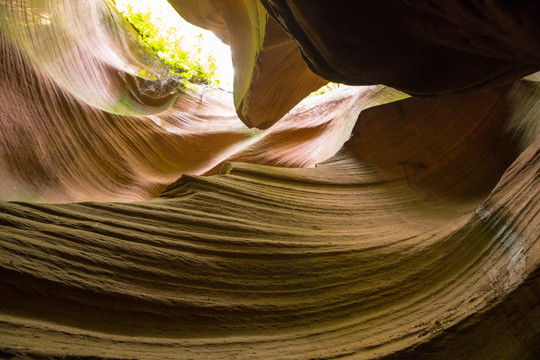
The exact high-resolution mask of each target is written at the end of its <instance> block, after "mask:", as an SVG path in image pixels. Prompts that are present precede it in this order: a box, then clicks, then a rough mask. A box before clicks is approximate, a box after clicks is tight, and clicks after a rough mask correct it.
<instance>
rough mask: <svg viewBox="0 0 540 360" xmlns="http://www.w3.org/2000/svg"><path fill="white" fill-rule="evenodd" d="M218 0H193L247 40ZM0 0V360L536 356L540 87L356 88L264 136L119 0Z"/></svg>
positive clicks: (253, 80)
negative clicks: (165, 59) (150, 40)
mask: <svg viewBox="0 0 540 360" xmlns="http://www.w3.org/2000/svg"><path fill="white" fill-rule="evenodd" d="M178 4H180V2H177V6H179V5H178ZM216 4H218V2H213V1H205V2H202V1H197V2H191V3H187V2H185V3H184V2H183V5H182V8H184V7H185V9H186V12H189V11H191V13H192V14H195V15H196V14H205V15H204V16H202V15H201V16H200V17H197V18H198V19H204V21H206V22H207V27H209V28H212V27H213V26H216V28H219V27H220V26H221V30H216V31H218V32H219V31H221V32H222V33H221V36H222V37H225V36H226V37H227V38H228V39H229V41H230V42H231V45H234V44H235V41H238V39H236V40H234V41H233V38H234V37H235V36H239V35H238V34H237V35H232V30H230V29H229V23H227V21H228V20H226V16H225V15H223V12H226V10H225V9H226V7H224V8H223V9H221V10H215V11H216V12H215V15H212V12H211V11H210V10H208V9H213V8H212V6H217V5H216ZM249 4H251V5H249ZM233 5H234V6H238V7H239V8H242V7H244V8H242V9H243V10H238V11H239V13H240V14H245V16H247V18H243V17H242V16H240V18H241V19H243V21H244V22H245V23H247V24H248V25H245V24H244V25H245V26H246V27H245V28H243V29H247V30H246V31H248V30H249V29H250V26H251V25H249V24H255V23H257V21H260V22H259V24H262V23H263V22H262V20H257V21H256V20H254V19H265V16H262V14H261V13H260V12H259V11H260V9H261V7H260V5H257V4H256V3H248V2H240V1H239V2H233V1H231V2H230V6H231V7H233ZM190 6H191V7H190ZM249 6H255V7H252V8H250V7H249ZM246 7H247V8H246ZM246 9H247V10H246ZM254 9H257V10H256V11H255V10H254ZM205 11H206V12H207V13H204V12H205ZM212 11H214V10H212ZM220 11H221V12H220ZM195 15H193V16H195ZM233 15H234V14H233V13H231V15H230V16H233ZM259 15H260V17H258V16H259ZM0 16H2V17H3V21H2V22H0V31H1V33H0V35H1V36H0V59H1V61H0V77H1V78H0V79H1V83H2V89H1V92H0V100H1V101H0V114H2V115H1V117H0V136H1V138H2V141H1V142H0V177H1V179H2V183H1V185H0V195H1V197H2V200H3V201H4V202H1V203H0V294H1V296H0V358H35V359H44V358H45V359H66V358H68V359H69V358H71V359H220V358H223V359H230V358H239V359H241V358H245V359H323V358H324V359H329V358H351V359H456V358H465V359H531V360H532V359H536V358H538V357H539V356H540V347H539V346H538V344H539V342H540V335H539V334H540V232H539V230H538V229H539V228H540V192H539V191H540V137H539V135H540V120H539V113H540V85H539V83H538V82H535V81H518V82H516V83H514V84H507V85H505V86H502V87H496V88H491V89H489V90H485V91H482V92H478V93H474V94H468V95H459V96H446V97H441V98H434V99H416V98H405V97H406V96H405V95H404V94H402V93H399V92H396V91H394V90H391V89H389V88H386V87H382V86H377V87H373V88H366V87H364V88H351V87H345V88H342V89H339V90H337V91H335V92H332V93H330V94H327V95H325V96H321V97H312V98H308V99H306V100H305V101H303V102H302V103H300V104H299V105H298V106H296V107H295V108H294V109H292V110H290V109H287V111H288V112H287V111H286V112H287V114H286V115H285V116H284V117H283V118H282V119H281V120H280V121H279V122H278V123H276V124H275V125H274V126H272V127H270V128H269V129H268V130H265V131H259V130H250V129H247V128H246V127H245V126H243V124H242V122H241V121H240V119H239V118H238V117H237V116H236V114H235V108H234V105H233V100H232V99H231V98H230V97H228V96H227V95H224V94H222V93H220V92H216V91H207V92H203V91H202V90H200V89H197V88H194V87H193V88H191V87H190V88H187V89H184V90H182V89H181V88H179V87H178V86H177V84H175V83H173V82H171V80H168V79H166V78H165V77H164V75H163V74H162V71H163V70H162V69H161V68H160V67H159V64H156V63H155V62H154V61H153V60H152V59H150V58H148V57H147V56H146V55H145V54H144V51H143V50H142V48H141V47H140V45H139V44H138V43H137V42H136V41H135V37H134V35H133V33H131V32H130V31H129V30H127V27H125V24H124V23H123V22H122V20H121V19H120V18H118V17H117V15H115V13H114V11H113V10H112V8H110V7H109V6H108V4H107V3H106V2H101V1H97V0H96V1H67V0H66V1H22V0H21V1H7V0H0ZM197 16H199V15H197ZM187 17H188V16H187ZM199 21H203V20H199ZM265 21H266V25H265V31H264V34H262V33H260V34H255V35H254V34H252V33H250V34H244V35H245V36H246V37H247V38H251V39H254V38H257V39H259V40H260V41H261V42H262V43H266V44H269V43H273V41H274V40H273V39H277V40H275V41H276V42H277V43H281V41H282V39H283V38H282V34H283V33H279V32H277V35H275V36H276V38H274V37H273V36H274V35H272V36H270V37H268V36H269V34H272V33H273V30H272V31H270V30H269V29H277V28H274V27H273V26H274V25H268V24H269V21H271V20H268V19H266V20H265ZM220 24H221V25H220ZM223 24H226V25H225V27H223V26H224V25H223ZM244 25H242V26H244ZM269 26H270V27H269ZM224 29H226V30H227V31H230V33H227V35H224V34H225V32H224V31H225V30H224ZM261 29H262V28H260V30H261ZM234 31H237V30H234ZM261 31H262V30H261ZM229 34H230V35H229ZM280 39H281V40H280ZM259 45H260V44H259ZM259 45H257V46H259ZM234 46H236V47H237V50H236V51H240V54H242V53H243V52H245V54H246V59H245V61H246V64H247V65H242V66H245V67H238V66H239V65H238V62H236V63H235V66H237V71H238V69H247V70H246V71H247V72H248V73H249V72H250V71H252V69H254V68H257V66H258V65H255V66H254V65H253V64H252V62H256V60H254V59H255V58H256V55H253V54H257V50H253V49H256V47H253V48H245V47H242V46H245V44H244V45H242V43H241V42H240V45H234ZM238 46H239V47H240V49H242V50H238ZM288 46H289V45H287V46H285V47H288ZM278 48H279V47H278ZM510 49H512V48H510ZM267 50H268V49H267ZM271 50H272V47H271V49H270V50H269V51H268V52H267V53H266V55H263V52H264V46H263V50H262V51H263V52H259V58H260V59H263V60H264V61H262V63H261V64H263V65H264V64H265V63H266V64H269V65H268V66H271V64H272V61H271V59H272V56H277V54H279V53H280V51H276V52H275V53H273V52H272V51H271ZM271 54H275V55H271ZM237 56H238V55H237ZM254 56H255V57H254ZM240 57H241V56H240ZM265 59H266V60H265ZM266 61H268V62H266ZM279 61H281V59H280V60H279ZM279 61H278V63H279ZM263 65H260V66H262V67H261V69H263V68H264V66H263ZM302 66H304V65H302ZM141 67H144V68H147V69H149V71H151V73H152V76H156V77H160V79H161V80H158V81H149V80H148V79H142V78H139V77H136V76H133V75H130V74H133V72H134V71H135V70H137V69H139V68H141ZM267 69H268V68H267ZM261 71H262V72H263V73H264V71H266V70H264V69H263V70H261ZM398 75H399V73H398ZM398 75H396V76H398ZM242 76H244V75H242ZM398 77H399V76H398ZM263 78H265V77H264V76H263V77H258V78H257V77H253V76H252V75H249V74H248V75H246V78H245V79H248V80H242V81H246V84H247V83H249V85H246V86H247V88H248V89H251V88H252V89H254V90H253V91H252V92H251V94H252V95H249V96H254V95H253V94H259V95H257V97H259V96H261V97H262V99H261V100H262V101H263V102H264V100H265V99H266V96H264V92H261V91H262V90H260V89H262V88H261V87H260V86H262V85H261V84H263V85H264V83H260V81H261V80H260V79H263ZM243 79H244V78H243ZM533 79H534V78H533ZM238 81H240V80H238ZM242 81H240V82H242ZM277 81H278V83H279V82H280V81H282V80H280V79H277ZM271 86H275V85H271ZM257 89H259V90H257ZM301 91H305V89H304V90H301ZM249 93H250V91H249V90H247V91H246V92H245V94H249ZM235 96H237V95H235ZM249 96H248V97H249ZM257 97H253V98H252V99H255V98H257ZM395 100H399V101H395ZM295 101H296V100H295ZM295 101H291V102H290V103H289V104H288V105H287V106H288V107H292V106H293V103H295ZM391 101H394V102H391ZM386 102H391V103H389V104H383V105H379V106H374V105H377V104H382V103H386ZM278 103H279V101H278ZM270 104H271V102H269V103H266V105H264V104H263V105H261V106H263V107H264V106H266V107H267V109H268V110H269V111H271V110H272V107H271V106H270ZM237 105H238V104H237ZM280 106H284V105H283V103H282V105H280ZM280 106H278V109H277V110H275V111H276V112H275V113H274V114H271V116H269V117H268V118H267V119H274V120H275V118H276V117H277V116H278V114H279V113H280V112H281V113H283V108H280ZM261 109H262V107H261ZM289 110H290V111H289ZM240 112H241V111H240ZM274 120H265V121H274ZM261 123H264V122H261ZM267 124H269V123H267ZM338 149H340V150H339V151H338ZM336 152H337V153H336ZM226 160H234V161H243V162H226ZM247 162H252V163H247ZM253 162H256V163H258V164H253ZM317 163H318V165H317V166H316V167H313V166H314V165H315V164H317ZM222 164H225V165H224V166H222ZM276 166H287V167H289V168H285V167H276ZM300 166H306V167H304V168H300ZM220 168H221V170H219V169H220ZM218 172H219V173H218ZM203 173H205V174H217V173H218V174H217V175H213V176H193V174H203ZM181 174H192V175H184V176H182V177H180V179H178V180H177V181H174V180H175V179H176V178H178V176H180V175H181ZM173 181H174V182H173ZM162 190H163V191H162ZM159 193H161V196H159V197H155V196H156V195H157V194H159ZM6 200H17V201H9V202H6ZM113 200H114V201H113ZM136 200H137V201H136ZM143 200H144V201H143ZM31 201H32V202H31ZM74 201H85V202H74ZM118 201H134V202H118Z"/></svg>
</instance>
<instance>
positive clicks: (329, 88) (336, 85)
mask: <svg viewBox="0 0 540 360" xmlns="http://www.w3.org/2000/svg"><path fill="white" fill-rule="evenodd" d="M341 85H342V84H339V83H333V82H329V83H328V84H326V85H324V86H323V87H321V88H319V89H318V90H316V91H314V92H312V93H311V94H309V96H317V95H322V94H326V93H328V92H330V91H332V90H335V89H338V88H340V87H341Z"/></svg>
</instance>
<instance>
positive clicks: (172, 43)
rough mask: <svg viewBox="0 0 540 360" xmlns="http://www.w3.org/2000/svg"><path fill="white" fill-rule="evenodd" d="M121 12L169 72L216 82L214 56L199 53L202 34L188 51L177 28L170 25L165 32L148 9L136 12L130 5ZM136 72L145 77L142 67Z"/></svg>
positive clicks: (201, 82) (198, 79) (186, 78)
mask: <svg viewBox="0 0 540 360" xmlns="http://www.w3.org/2000/svg"><path fill="white" fill-rule="evenodd" d="M122 15H123V16H124V17H125V18H126V20H127V21H128V22H129V23H130V24H131V25H132V26H133V28H134V29H135V30H136V31H137V33H138V34H139V38H140V39H141V40H142V41H143V42H144V43H145V44H146V45H147V46H148V51H149V53H150V54H152V55H155V56H157V57H159V59H160V60H161V61H162V62H163V63H164V64H165V65H166V66H167V67H168V68H169V72H170V75H171V76H173V77H179V78H181V79H184V80H187V81H189V82H192V83H196V84H207V85H210V86H219V80H218V78H217V76H216V60H215V59H214V58H213V57H212V56H208V57H207V58H206V59H202V58H201V56H200V53H201V41H202V38H201V37H199V38H198V39H197V41H196V45H195V46H194V50H193V51H191V52H189V51H187V50H186V49H184V47H183V46H182V36H180V35H179V34H178V33H177V29H169V30H168V31H167V32H166V33H164V32H163V31H162V30H161V29H160V28H159V27H158V26H157V25H155V24H154V22H153V20H152V17H151V13H150V12H146V13H143V12H135V11H134V10H133V8H132V7H131V6H130V7H128V9H127V11H125V12H122ZM137 75H140V76H143V77H144V76H145V75H146V74H145V70H144V69H143V70H141V71H140V73H138V74H137Z"/></svg>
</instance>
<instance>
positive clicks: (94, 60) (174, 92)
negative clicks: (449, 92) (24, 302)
mask: <svg viewBox="0 0 540 360" xmlns="http://www.w3.org/2000/svg"><path fill="white" fill-rule="evenodd" d="M74 4H77V6H75V5H74ZM0 6H1V8H0V10H2V14H4V16H6V19H7V21H5V22H3V23H2V24H3V27H2V33H1V44H0V45H1V47H0V56H1V57H2V59H3V61H2V62H1V63H0V80H1V82H2V88H3V91H2V93H1V94H0V98H1V101H0V112H1V113H2V114H4V115H3V116H2V119H1V123H0V132H1V133H0V134H1V136H2V143H0V151H1V154H2V156H1V157H0V174H1V176H2V179H3V181H2V183H1V184H0V199H1V200H3V201H7V200H27V201H29V200H31V201H47V202H66V201H85V200H94V201H97V200H101V201H111V200H115V201H134V200H145V199H149V198H152V197H154V196H157V195H158V194H159V193H160V192H161V191H162V190H163V188H164V187H165V186H166V185H167V184H169V183H170V182H172V181H174V180H176V179H177V178H178V177H179V176H180V175H182V174H184V173H187V174H204V173H209V172H210V173H212V172H213V173H216V172H217V171H218V170H219V168H220V167H221V164H222V163H223V161H225V160H227V159H229V158H231V157H233V156H237V157H238V156H239V155H238V154H240V153H245V152H248V153H252V154H253V156H256V159H257V162H259V163H262V164H274V163H275V161H276V160H275V154H276V152H280V151H281V152H283V151H282V150H280V149H284V150H285V151H286V149H287V148H295V147H299V146H300V145H301V144H302V143H304V142H303V141H301V140H300V138H295V137H292V136H291V135H290V134H291V133H292V132H297V130H299V129H305V132H309V131H310V128H312V127H313V126H315V125H314V121H313V120H309V119H308V120H309V121H304V122H300V121H298V122H296V123H295V124H294V125H292V124H291V123H292V120H290V119H291V117H290V116H289V120H288V121H287V123H289V126H283V125H281V126H279V127H276V128H272V129H271V130H269V131H267V132H261V131H257V130H250V129H248V128H246V127H245V126H244V125H243V124H242V122H241V121H240V120H239V118H238V117H237V116H236V114H235V109H234V106H233V102H232V99H231V98H230V95H229V94H228V93H224V92H220V91H217V90H208V91H205V90H203V89H199V88H197V87H194V86H190V87H189V88H187V89H185V90H182V91H179V90H178V85H177V84H176V83H175V81H174V80H173V79H168V78H167V77H166V74H167V72H166V71H164V70H163V69H162V68H160V65H159V64H157V63H156V62H155V60H153V59H152V58H149V57H148V56H147V55H145V53H144V52H143V49H142V48H141V45H140V44H139V43H138V42H137V41H136V36H135V35H134V33H133V32H132V31H130V30H129V29H128V28H127V27H126V26H125V24H123V23H122V21H121V19H120V18H119V17H118V16H117V15H114V12H111V8H110V7H108V6H106V4H105V3H103V2H100V1H95V2H83V1H81V2H77V3H74V2H72V1H65V2H64V1H56V2H49V1H42V2H29V3H27V2H26V1H20V2H2V3H0ZM66 14H67V15H68V17H67V19H68V20H65V19H64V17H65V16H66ZM81 14H85V16H81ZM29 17H30V19H31V20H29ZM65 21H68V22H69V24H68V25H69V26H67V27H66V26H65ZM28 23H30V25H29V24H28ZM71 23H73V24H71ZM54 54H60V55H58V56H56V55H54ZM142 67H146V68H148V69H149V71H148V72H149V74H150V75H151V76H156V77H160V78H161V80H158V81H150V80H146V79H142V78H140V77H136V76H134V75H132V74H133V73H134V72H135V71H137V70H140V69H141V68H142ZM163 74H165V75H163ZM85 84H87V85H85ZM346 92H347V94H346V95H344V97H349V98H350V97H351V96H352V97H354V96H356V97H357V98H363V99H364V100H362V101H360V103H359V104H358V105H357V106H355V108H354V110H352V109H350V108H345V107H343V108H340V109H335V108H334V107H329V106H328V105H324V103H326V102H327V101H326V99H325V97H317V98H316V99H317V100H316V102H320V103H322V105H320V106H319V105H313V104H312V105H311V106H312V107H313V106H314V107H315V108H316V109H318V110H317V113H319V114H320V115H322V116H321V117H320V118H318V119H316V120H315V122H316V125H317V126H319V127H326V128H327V129H326V130H325V133H326V135H325V136H324V138H320V139H317V136H315V135H311V136H309V139H311V140H312V141H311V145H310V146H312V147H315V148H317V147H318V148H322V146H323V141H324V142H325V144H326V145H324V146H326V150H325V155H324V156H321V155H320V154H319V153H317V154H315V153H307V152H302V151H296V152H295V153H294V154H292V153H291V155H293V156H289V157H288V158H287V159H285V158H283V159H282V160H281V161H280V165H281V166H300V165H303V164H304V165H314V164H315V162H317V161H320V160H324V159H326V158H328V157H330V156H331V155H333V154H334V153H335V152H336V151H337V150H338V149H339V147H340V146H341V145H342V144H343V142H344V141H345V140H346V139H347V137H348V136H349V133H350V130H351V128H352V126H353V125H354V122H355V121H356V117H357V116H358V113H359V112H360V110H361V109H362V108H364V107H367V106H372V105H373V104H377V103H380V102H384V101H390V100H392V99H393V98H396V99H397V98H399V97H401V95H399V94H397V93H396V92H394V93H396V95H395V96H394V95H392V94H393V93H392V92H391V91H389V90H385V89H381V91H376V92H371V91H369V89H366V88H356V89H349V90H347V91H346ZM377 98H380V100H379V101H378V100H377ZM332 101H334V100H332ZM310 103H313V101H311V102H310ZM288 110H289V108H288V109H287V111H288ZM278 111H279V112H281V110H278ZM268 113H269V114H270V113H271V111H270V110H269V112H268ZM340 114H345V115H344V116H341V115H340ZM332 129H334V130H332ZM276 133H279V134H280V135H281V136H282V137H287V136H288V137H289V140H287V141H281V142H279V143H276V142H273V143H270V142H268V141H264V142H262V141H261V140H262V139H264V138H265V137H266V136H267V135H270V134H274V135H272V136H275V134H276ZM287 134H289V135H287ZM306 140H308V139H307V138H306ZM257 143H259V145H255V144H257ZM331 149H333V150H332V151H333V152H332V151H330V150H331ZM319 152H320V150H319ZM265 158H267V159H266V160H265ZM242 159H243V160H248V161H249V159H250V157H249V156H246V155H244V156H242Z"/></svg>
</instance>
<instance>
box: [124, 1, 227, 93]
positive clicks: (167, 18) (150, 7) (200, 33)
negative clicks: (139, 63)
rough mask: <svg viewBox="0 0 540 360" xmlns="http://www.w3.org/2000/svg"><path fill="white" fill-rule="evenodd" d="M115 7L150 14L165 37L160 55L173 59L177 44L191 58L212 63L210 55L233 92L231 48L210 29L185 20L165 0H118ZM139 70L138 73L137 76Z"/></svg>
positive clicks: (221, 84) (217, 73)
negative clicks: (149, 0)
mask: <svg viewBox="0 0 540 360" xmlns="http://www.w3.org/2000/svg"><path fill="white" fill-rule="evenodd" d="M116 7H117V9H118V10H119V11H120V12H121V13H122V14H124V15H125V14H127V13H128V12H129V11H132V12H133V13H140V14H148V15H149V18H150V19H149V20H150V21H151V23H152V25H153V26H155V28H156V30H157V31H158V33H159V36H160V38H162V39H164V41H163V42H164V45H165V46H164V47H165V49H163V50H162V51H159V53H158V55H159V57H160V58H162V59H165V60H166V61H167V60H171V58H174V56H175V55H176V54H175V53H174V47H175V45H176V44H179V46H180V47H181V48H182V49H183V50H185V51H186V52H187V53H188V55H189V58H190V59H193V61H194V62H196V63H200V64H201V65H202V66H203V67H204V66H209V65H208V62H209V58H210V59H212V64H215V67H216V68H215V77H216V78H217V80H218V82H219V84H215V85H217V86H219V87H220V88H222V89H225V90H227V91H232V87H233V73H234V72H233V66H232V61H231V50H230V47H229V46H227V45H226V44H224V43H223V42H222V41H221V40H219V39H218V38H217V37H216V36H215V35H214V34H213V33H212V32H211V31H208V30H204V29H201V28H199V27H197V26H195V25H192V24H190V23H189V22H187V21H186V20H184V19H182V17H180V15H178V13H177V12H176V11H175V10H174V9H173V8H172V7H171V5H169V3H168V2H167V1H166V0H154V1H152V2H151V3H150V2H148V1H145V0H116ZM139 74H140V72H139V73H138V75H139Z"/></svg>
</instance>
